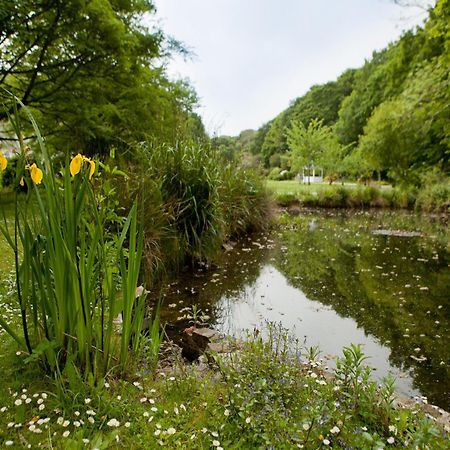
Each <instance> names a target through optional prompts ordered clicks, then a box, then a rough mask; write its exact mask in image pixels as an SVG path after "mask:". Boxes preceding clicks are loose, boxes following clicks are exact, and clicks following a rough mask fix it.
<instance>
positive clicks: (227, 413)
mask: <svg viewBox="0 0 450 450" xmlns="http://www.w3.org/2000/svg"><path fill="white" fill-rule="evenodd" d="M223 415H224V416H227V417H228V416H229V415H230V410H229V409H226V410H225V411H224V412H223Z"/></svg>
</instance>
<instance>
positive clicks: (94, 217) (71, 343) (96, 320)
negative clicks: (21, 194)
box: [0, 105, 145, 379]
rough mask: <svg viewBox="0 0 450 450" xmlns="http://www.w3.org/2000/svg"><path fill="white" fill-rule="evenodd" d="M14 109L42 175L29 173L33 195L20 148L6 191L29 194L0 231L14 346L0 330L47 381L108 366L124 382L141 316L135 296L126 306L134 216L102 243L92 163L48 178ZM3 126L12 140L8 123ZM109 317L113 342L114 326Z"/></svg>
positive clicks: (135, 258) (134, 248)
mask: <svg viewBox="0 0 450 450" xmlns="http://www.w3.org/2000/svg"><path fill="white" fill-rule="evenodd" d="M22 107H23V109H24V111H25V112H26V113H27V114H28V117H29V119H30V121H31V123H32V126H33V128H34V132H35V133H36V135H37V136H38V140H39V151H40V154H41V157H42V161H43V163H42V166H41V167H42V168H43V169H42V171H40V170H41V169H38V168H36V166H34V167H35V170H37V171H40V172H39V173H40V174H41V175H42V187H38V186H37V185H38V184H40V183H41V180H40V178H39V177H36V175H35V174H34V173H33V166H31V169H30V174H29V172H28V167H29V166H28V165H27V164H26V163H28V162H29V161H28V157H29V156H28V155H27V154H26V152H25V149H24V148H23V147H22V148H21V155H20V157H19V159H18V162H17V167H16V172H15V180H14V186H18V185H19V184H20V182H21V180H24V182H25V183H26V185H27V186H29V187H30V189H29V193H28V195H27V198H26V199H25V200H24V201H23V202H20V203H19V201H18V198H17V196H18V194H17V193H16V194H15V195H16V199H15V215H14V223H13V224H12V227H10V226H9V225H8V224H7V222H6V221H5V224H4V226H2V228H1V231H2V233H3V235H4V237H5V239H6V240H7V242H8V243H9V245H10V246H11V248H12V250H13V252H14V258H15V285H16V289H17V301H18V304H19V307H20V315H21V325H22V327H21V328H22V332H23V339H22V338H20V337H19V336H18V335H17V334H16V333H15V331H14V329H13V328H12V327H10V326H9V325H8V323H7V322H6V321H4V320H3V319H0V324H1V326H2V327H3V328H4V329H5V330H6V331H7V332H8V333H9V334H11V336H12V337H13V338H14V339H15V340H16V341H17V342H18V344H19V345H20V346H21V347H22V348H23V349H24V350H26V351H28V353H29V354H30V356H29V358H28V361H29V362H34V361H41V362H42V363H43V364H44V366H45V367H46V368H47V369H49V370H50V371H51V372H52V373H53V374H55V375H57V374H61V372H62V371H63V370H68V371H70V370H72V369H71V367H72V366H76V367H77V368H78V369H77V370H79V371H80V372H81V373H82V374H83V376H84V377H85V378H86V379H88V378H94V379H98V378H101V377H103V376H104V375H105V374H106V373H108V372H109V371H110V370H111V369H113V367H116V366H119V369H120V371H121V372H124V371H125V369H126V368H127V364H128V361H129V354H130V350H134V351H137V349H138V348H139V345H140V336H141V328H142V320H143V314H144V312H143V307H144V297H145V296H140V297H139V298H138V299H136V287H137V284H138V277H139V272H140V261H141V254H142V230H140V229H139V228H138V220H137V206H136V204H134V205H133V206H132V207H131V209H130V213H129V215H128V217H127V218H126V220H125V221H124V223H123V227H122V229H121V230H120V234H119V235H118V236H117V237H115V236H114V235H113V234H110V233H109V232H108V229H107V227H106V224H107V220H108V219H109V215H108V214H109V211H108V209H107V208H101V207H100V206H99V197H98V194H97V192H96V188H95V187H94V186H93V185H92V183H91V180H90V178H91V176H92V173H91V174H90V173H89V172H90V167H91V164H93V162H92V161H89V160H86V162H87V163H88V164H87V165H88V167H84V168H83V166H82V165H80V166H79V167H78V169H76V170H73V167H72V166H71V172H72V175H73V176H72V175H71V173H69V165H68V163H66V165H65V166H64V167H63V168H62V169H61V172H60V174H59V176H57V175H56V174H55V172H54V171H53V167H52V163H51V160H50V157H49V154H48V151H47V148H46V146H45V144H44V141H43V139H42V138H41V135H40V131H39V129H38V127H37V125H36V123H35V121H34V118H33V116H32V115H31V114H30V112H29V110H28V109H27V108H26V107H25V106H24V105H22ZM11 122H12V123H13V124H14V126H15V129H16V132H17V135H18V136H21V129H20V125H19V122H18V119H17V115H16V116H15V118H11ZM36 153H37V152H35V154H36ZM80 164H81V163H80ZM85 166H86V164H85ZM78 172H79V173H78ZM33 203H37V206H35V207H34V205H33ZM10 228H12V231H11V229H10ZM118 278H119V279H120V284H119V283H118V282H117V279H118ZM119 313H120V314H121V316H122V323H121V332H120V336H119V335H117V333H116V330H115V323H114V318H115V317H116V316H117V315H118V314H119ZM130 343H132V344H131V347H130Z"/></svg>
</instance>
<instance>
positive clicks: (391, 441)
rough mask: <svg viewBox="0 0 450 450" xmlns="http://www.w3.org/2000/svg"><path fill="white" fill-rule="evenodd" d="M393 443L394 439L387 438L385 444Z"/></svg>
mask: <svg viewBox="0 0 450 450" xmlns="http://www.w3.org/2000/svg"><path fill="white" fill-rule="evenodd" d="M394 442H395V439H394V438H393V437H392V436H390V437H388V438H387V443H388V444H393V443H394Z"/></svg>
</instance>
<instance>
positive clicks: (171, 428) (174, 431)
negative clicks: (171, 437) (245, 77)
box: [167, 427, 177, 434]
mask: <svg viewBox="0 0 450 450" xmlns="http://www.w3.org/2000/svg"><path fill="white" fill-rule="evenodd" d="M176 432H177V430H175V428H173V427H170V428H169V429H168V430H167V434H175V433H176Z"/></svg>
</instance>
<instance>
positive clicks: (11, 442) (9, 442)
mask: <svg viewBox="0 0 450 450" xmlns="http://www.w3.org/2000/svg"><path fill="white" fill-rule="evenodd" d="M13 444H14V442H13V441H5V445H6V447H11V445H13Z"/></svg>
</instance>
